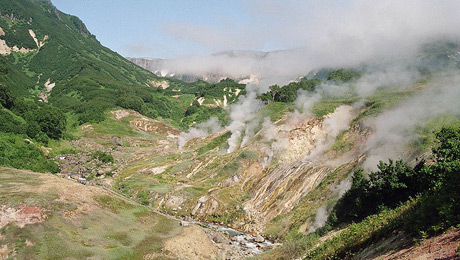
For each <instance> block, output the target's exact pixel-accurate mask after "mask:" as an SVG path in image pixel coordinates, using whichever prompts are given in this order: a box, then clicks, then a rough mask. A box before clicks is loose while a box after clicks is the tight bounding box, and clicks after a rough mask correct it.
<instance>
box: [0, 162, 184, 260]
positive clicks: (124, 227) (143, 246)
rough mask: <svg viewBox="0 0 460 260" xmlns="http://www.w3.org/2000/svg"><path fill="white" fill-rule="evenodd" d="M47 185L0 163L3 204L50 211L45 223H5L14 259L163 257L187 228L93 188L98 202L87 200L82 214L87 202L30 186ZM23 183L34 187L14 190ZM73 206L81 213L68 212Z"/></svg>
mask: <svg viewBox="0 0 460 260" xmlns="http://www.w3.org/2000/svg"><path fill="white" fill-rule="evenodd" d="M46 178H53V181H56V185H59V181H64V182H67V180H61V179H60V178H57V177H54V176H51V175H49V176H48V177H46ZM42 184H43V182H42V181H41V179H40V175H38V174H31V173H29V172H26V171H20V170H15V169H8V168H0V204H1V205H7V206H8V207H15V208H18V207H21V206H22V205H24V204H26V205H29V204H30V205H34V206H38V207H41V208H43V209H45V212H46V215H47V218H46V219H45V220H44V222H41V223H36V224H30V225H25V226H24V228H20V227H18V226H17V225H16V224H14V223H9V224H8V225H6V226H5V227H3V228H0V235H1V236H3V240H2V244H5V245H8V248H9V249H14V251H15V258H18V259H84V258H95V259H144V257H145V255H147V254H152V253H155V254H156V255H158V256H160V257H161V256H162V255H163V256H164V254H163V251H162V248H163V243H164V242H165V241H166V240H167V239H168V238H171V237H173V236H176V235H178V234H180V233H181V232H182V228H181V227H180V225H179V223H178V222H176V221H173V220H170V219H167V218H165V217H163V216H159V215H156V214H154V213H152V212H151V211H150V210H149V209H148V208H147V207H143V206H139V205H135V204H132V203H130V202H127V201H125V200H122V199H121V198H118V197H114V196H113V195H111V194H108V193H105V194H104V193H103V194H98V193H94V194H93V198H94V200H95V202H96V203H91V200H89V201H88V200H86V199H82V200H81V201H82V202H86V203H90V205H89V206H90V207H89V208H88V209H86V211H83V212H82V213H78V210H77V209H79V208H81V207H82V205H78V204H74V203H72V202H69V201H66V202H62V201H57V200H55V199H57V198H59V195H58V194H54V193H53V192H52V191H51V193H50V191H46V190H41V189H29V188H27V187H32V186H35V187H40V185H42ZM24 185H25V187H24ZM74 185H79V184H76V183H75V184H74ZM19 187H21V189H26V190H29V192H14V191H15V190H17V189H18V188H19ZM81 189H83V190H86V189H89V188H88V187H85V186H81ZM86 192H90V191H89V190H86ZM74 195H75V194H74ZM77 196H78V194H77ZM77 200H78V199H77ZM69 210H70V211H73V212H76V213H75V214H76V215H74V216H73V217H66V214H65V212H68V211H69ZM26 241H27V242H26Z"/></svg>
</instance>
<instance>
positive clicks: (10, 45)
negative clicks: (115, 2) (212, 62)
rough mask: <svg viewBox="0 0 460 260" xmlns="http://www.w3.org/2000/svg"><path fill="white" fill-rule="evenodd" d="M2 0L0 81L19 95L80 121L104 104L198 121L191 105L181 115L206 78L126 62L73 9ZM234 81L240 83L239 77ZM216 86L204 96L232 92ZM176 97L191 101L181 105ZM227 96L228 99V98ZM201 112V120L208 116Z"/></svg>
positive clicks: (97, 115)
mask: <svg viewBox="0 0 460 260" xmlns="http://www.w3.org/2000/svg"><path fill="white" fill-rule="evenodd" d="M0 3H1V5H0V13H1V14H2V15H1V17H0V28H1V31H0V46H1V47H0V48H1V49H2V50H1V51H0V52H1V54H2V56H3V57H1V58H2V64H3V67H5V68H8V71H7V72H8V73H6V72H5V74H7V76H6V77H5V78H4V79H3V81H2V82H0V83H3V85H5V86H6V87H8V88H10V89H13V90H14V91H15V92H17V93H18V94H21V95H20V96H21V97H24V96H25V97H28V98H35V99H39V100H42V101H45V102H49V103H51V104H53V105H55V106H57V107H59V108H60V109H62V110H63V111H64V112H71V113H75V114H77V116H78V121H79V122H80V123H84V122H89V121H101V120H103V118H104V115H103V112H104V111H105V110H106V109H107V108H113V107H116V106H121V107H125V108H129V109H135V110H137V111H138V112H140V113H143V114H145V115H148V116H150V117H153V118H155V117H162V118H165V119H168V120H171V122H173V123H174V124H175V125H177V126H179V125H180V126H181V127H185V128H186V127H187V126H188V124H189V123H191V122H193V121H198V122H199V121H200V119H198V120H197V119H196V117H197V115H195V116H193V115H192V114H195V113H190V112H192V111H189V113H188V114H187V115H185V116H192V117H191V118H190V119H189V121H188V122H183V123H182V120H183V119H184V114H185V112H186V110H187V108H188V106H189V105H191V103H192V101H193V99H194V98H193V96H197V97H196V99H198V98H200V95H201V96H203V97H205V95H206V94H203V93H200V92H199V91H197V87H199V86H201V87H206V88H213V86H211V85H210V84H208V83H204V82H203V83H200V84H193V83H184V82H181V81H179V80H169V79H162V78H160V77H157V76H155V75H154V74H152V73H150V72H148V71H146V70H144V69H142V68H140V67H138V66H136V65H134V64H132V63H131V62H128V61H127V60H126V59H124V58H123V57H121V56H120V55H118V54H117V53H115V52H113V51H111V50H109V49H108V48H106V47H104V46H102V45H101V44H100V43H99V42H98V41H97V40H96V37H95V36H94V35H92V34H91V33H90V32H89V31H88V30H87V28H86V26H85V25H84V24H83V22H82V21H80V20H79V19H78V18H77V17H74V16H70V15H67V14H64V13H62V12H60V11H59V10H57V9H56V8H55V7H54V6H53V5H52V4H51V2H50V1H38V0H19V1H7V0H5V1H2V2H0ZM18 73H19V74H18ZM169 87H171V88H170V90H164V89H166V88H169ZM232 87H234V88H240V89H243V88H244V86H243V85H237V84H235V85H234V86H232ZM191 88H192V89H193V90H191ZM185 89H188V91H184V92H183V93H184V94H188V95H192V96H187V95H185V96H184V95H183V94H182V93H178V92H180V91H181V90H185ZM25 90H27V91H25ZM219 91H220V92H219V93H218V95H211V96H210V97H207V96H206V97H205V99H208V98H210V100H209V102H208V103H207V104H209V105H211V106H212V105H214V107H219V106H220V107H223V103H224V99H225V98H224V95H225V94H227V97H229V96H228V95H231V93H227V92H225V91H223V90H219ZM233 95H234V94H233ZM183 96H184V97H183ZM234 96H237V95H234ZM176 99H184V100H183V101H188V102H189V103H187V104H182V106H181V105H179V104H178V102H177V101H176ZM214 100H215V101H214ZM232 101H233V99H231V98H229V99H228V103H231V102H232ZM195 112H196V111H195ZM200 112H201V113H200V114H203V113H205V114H206V113H207V114H212V115H216V114H219V113H221V112H222V111H221V110H218V109H217V110H216V109H208V108H206V107H203V108H202V109H201V110H200ZM201 116H202V119H201V120H203V119H204V120H206V119H207V117H206V116H203V115H201Z"/></svg>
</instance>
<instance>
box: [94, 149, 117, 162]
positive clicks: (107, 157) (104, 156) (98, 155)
mask: <svg viewBox="0 0 460 260" xmlns="http://www.w3.org/2000/svg"><path fill="white" fill-rule="evenodd" d="M93 159H97V160H99V161H101V162H103V163H113V162H114V159H113V156H112V155H111V154H109V153H104V152H101V151H96V152H94V153H93Z"/></svg>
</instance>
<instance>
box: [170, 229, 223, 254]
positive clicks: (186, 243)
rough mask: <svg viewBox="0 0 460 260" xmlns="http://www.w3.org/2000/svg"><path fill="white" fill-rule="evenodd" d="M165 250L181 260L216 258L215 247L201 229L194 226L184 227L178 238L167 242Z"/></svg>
mask: <svg viewBox="0 0 460 260" xmlns="http://www.w3.org/2000/svg"><path fill="white" fill-rule="evenodd" d="M165 250H167V251H169V252H171V253H172V254H173V255H174V256H176V257H177V258H178V259H181V260H195V259H203V260H204V259H216V258H217V256H218V251H217V247H216V246H215V245H214V244H213V243H212V242H211V240H210V239H209V238H208V236H207V235H206V233H205V232H204V231H203V229H201V228H199V227H197V226H194V225H191V226H189V227H184V229H183V232H182V234H181V235H180V236H177V237H174V238H171V239H169V240H167V241H166V243H165Z"/></svg>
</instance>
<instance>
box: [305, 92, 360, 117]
mask: <svg viewBox="0 0 460 260" xmlns="http://www.w3.org/2000/svg"><path fill="white" fill-rule="evenodd" d="M356 101H357V98H356V97H350V98H327V97H325V98H323V99H321V100H320V101H319V102H317V103H315V105H314V106H313V109H312V110H313V113H314V114H315V116H316V117H323V116H325V115H327V114H330V113H333V112H334V111H335V109H336V108H338V107H339V106H341V105H350V104H352V103H353V102H356Z"/></svg>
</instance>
